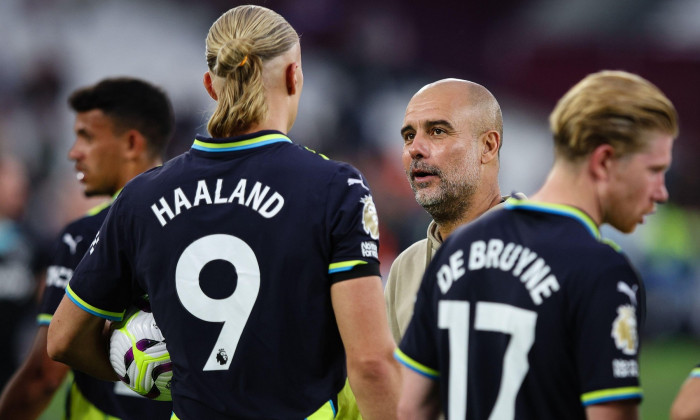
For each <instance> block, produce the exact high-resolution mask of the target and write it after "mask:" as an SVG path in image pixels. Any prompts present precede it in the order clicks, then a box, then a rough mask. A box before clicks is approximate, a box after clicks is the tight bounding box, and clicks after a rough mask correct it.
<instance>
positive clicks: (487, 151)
mask: <svg viewBox="0 0 700 420" xmlns="http://www.w3.org/2000/svg"><path fill="white" fill-rule="evenodd" d="M479 140H480V141H481V142H482V144H483V149H482V151H481V163H489V162H491V161H492V160H494V159H497V158H498V151H499V150H500V149H501V135H500V134H498V131H494V130H490V131H487V132H486V133H484V134H482V135H481V138H480V139H479Z"/></svg>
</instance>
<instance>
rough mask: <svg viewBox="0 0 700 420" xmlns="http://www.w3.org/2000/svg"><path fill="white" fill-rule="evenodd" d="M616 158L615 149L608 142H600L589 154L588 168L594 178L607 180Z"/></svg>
mask: <svg viewBox="0 0 700 420" xmlns="http://www.w3.org/2000/svg"><path fill="white" fill-rule="evenodd" d="M616 160H617V157H616V155H615V149H614V148H613V147H612V146H611V145H609V144H601V145H600V146H598V147H596V148H595V149H594V150H593V152H592V153H591V155H590V156H589V158H588V170H589V172H590V173H591V175H593V177H594V179H597V180H607V179H608V178H609V176H610V170H611V168H612V166H613V165H614V163H615V162H616Z"/></svg>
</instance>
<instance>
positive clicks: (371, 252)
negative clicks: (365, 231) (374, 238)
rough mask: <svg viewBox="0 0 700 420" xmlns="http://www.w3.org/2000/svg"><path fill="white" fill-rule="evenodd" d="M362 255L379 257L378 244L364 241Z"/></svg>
mask: <svg viewBox="0 0 700 420" xmlns="http://www.w3.org/2000/svg"><path fill="white" fill-rule="evenodd" d="M361 246H362V256H363V257H365V258H377V259H378V258H379V254H378V253H377V244H376V243H374V242H370V241H365V242H362V244H361Z"/></svg>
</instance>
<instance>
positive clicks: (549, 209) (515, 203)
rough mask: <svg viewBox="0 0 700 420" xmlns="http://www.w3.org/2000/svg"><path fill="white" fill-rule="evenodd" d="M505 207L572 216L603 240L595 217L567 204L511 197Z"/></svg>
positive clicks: (594, 235) (595, 236)
mask: <svg viewBox="0 0 700 420" xmlns="http://www.w3.org/2000/svg"><path fill="white" fill-rule="evenodd" d="M503 207H504V208H506V209H525V210H535V211H540V212H543V213H551V214H558V215H560V216H567V217H570V218H572V219H575V220H578V221H579V222H581V224H582V225H584V226H585V227H586V229H587V230H588V231H589V232H590V233H591V235H593V237H594V238H596V239H598V240H601V237H600V230H599V229H598V225H597V224H596V223H595V222H594V221H593V219H591V217H590V216H589V215H587V214H586V213H584V212H582V211H581V210H579V209H577V208H575V207H571V206H567V205H566V204H555V203H543V202H538V201H530V200H518V199H517V198H511V199H509V200H507V201H506V202H505V203H504V204H503Z"/></svg>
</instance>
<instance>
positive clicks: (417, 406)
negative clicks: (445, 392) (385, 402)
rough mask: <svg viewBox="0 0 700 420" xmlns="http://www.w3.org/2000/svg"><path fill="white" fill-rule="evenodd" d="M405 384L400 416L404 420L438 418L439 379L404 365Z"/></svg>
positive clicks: (402, 389) (402, 388) (399, 411)
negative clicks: (436, 379) (431, 377)
mask: <svg viewBox="0 0 700 420" xmlns="http://www.w3.org/2000/svg"><path fill="white" fill-rule="evenodd" d="M401 373H402V375H403V385H402V387H401V398H400V399H399V409H398V418H399V419H402V420H418V419H437V418H438V415H439V414H440V395H439V393H438V391H439V389H438V383H437V381H435V380H433V379H430V378H428V377H427V376H424V375H421V374H419V373H417V372H415V371H413V370H411V369H409V368H407V367H405V366H404V367H402V371H401Z"/></svg>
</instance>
